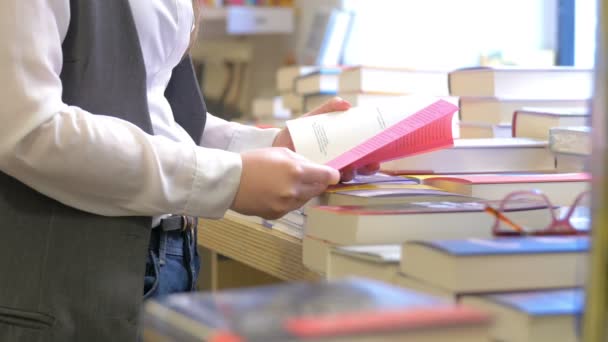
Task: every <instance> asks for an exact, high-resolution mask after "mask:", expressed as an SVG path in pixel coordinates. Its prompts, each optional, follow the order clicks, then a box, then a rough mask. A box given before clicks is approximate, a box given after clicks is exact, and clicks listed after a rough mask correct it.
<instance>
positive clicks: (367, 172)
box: [357, 163, 380, 176]
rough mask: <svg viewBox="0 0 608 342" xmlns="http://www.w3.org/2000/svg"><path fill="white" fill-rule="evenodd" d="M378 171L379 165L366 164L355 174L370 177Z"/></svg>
mask: <svg viewBox="0 0 608 342" xmlns="http://www.w3.org/2000/svg"><path fill="white" fill-rule="evenodd" d="M378 170H380V163H372V164H367V165H365V166H363V167H361V168H359V169H357V174H360V175H364V176H371V175H373V174H375V173H376V172H378Z"/></svg>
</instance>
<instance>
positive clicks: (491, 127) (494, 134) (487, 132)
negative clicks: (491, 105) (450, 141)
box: [458, 121, 512, 139]
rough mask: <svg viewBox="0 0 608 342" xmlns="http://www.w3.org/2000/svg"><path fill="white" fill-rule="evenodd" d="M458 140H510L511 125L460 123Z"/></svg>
mask: <svg viewBox="0 0 608 342" xmlns="http://www.w3.org/2000/svg"><path fill="white" fill-rule="evenodd" d="M458 127H459V131H460V135H459V136H460V139H487V138H510V137H511V135H512V128H511V124H497V125H495V124H489V123H484V122H470V121H460V122H459V123H458Z"/></svg>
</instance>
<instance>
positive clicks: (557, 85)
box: [449, 67, 592, 140]
mask: <svg viewBox="0 0 608 342" xmlns="http://www.w3.org/2000/svg"><path fill="white" fill-rule="evenodd" d="M591 77H592V72H591V70H586V69H575V68H571V67H554V68H547V69H523V68H509V67H503V68H488V67H482V68H466V69H458V70H454V71H452V72H451V73H450V74H449V87H450V95H452V96H458V97H459V99H460V100H459V101H460V105H459V107H460V137H461V138H494V137H499V138H505V137H510V136H512V130H513V128H512V125H513V113H515V111H517V110H519V109H522V108H524V107H527V108H539V107H544V108H557V109H558V110H559V108H575V112H578V111H580V110H584V109H585V108H586V106H587V102H588V99H589V98H590V97H591V88H592V82H591ZM518 136H527V135H518ZM538 136H539V135H538V134H536V135H535V136H534V137H538ZM540 136H541V137H546V135H545V134H541V135H540ZM544 140H546V138H545V139H544Z"/></svg>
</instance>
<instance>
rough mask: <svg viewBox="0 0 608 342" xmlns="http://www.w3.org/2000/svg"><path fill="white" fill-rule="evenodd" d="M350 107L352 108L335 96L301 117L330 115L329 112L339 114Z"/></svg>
mask: <svg viewBox="0 0 608 342" xmlns="http://www.w3.org/2000/svg"><path fill="white" fill-rule="evenodd" d="M350 107H352V106H351V104H350V103H349V102H348V101H346V100H344V99H342V98H341V97H338V96H336V97H334V98H333V99H331V100H329V101H327V102H325V103H324V104H322V105H320V106H319V107H317V108H315V109H313V110H312V111H310V112H308V113H306V114H304V115H302V116H311V115H317V114H324V113H331V112H341V111H345V110H348V109H349V108H350Z"/></svg>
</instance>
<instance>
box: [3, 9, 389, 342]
mask: <svg viewBox="0 0 608 342" xmlns="http://www.w3.org/2000/svg"><path fill="white" fill-rule="evenodd" d="M193 5H194V6H193ZM193 7H194V10H193ZM197 7H198V6H197V4H196V3H194V4H193V3H192V2H191V0H153V1H138V0H71V1H70V0H27V1H23V0H3V1H1V2H0V23H1V24H0V26H1V28H0V37H1V41H2V42H4V45H5V46H4V47H3V49H1V50H0V81H2V83H3V84H4V87H3V91H2V92H0V103H1V105H0V108H1V109H0V118H1V119H2V124H1V125H0V171H1V172H0V217H2V221H0V235H1V237H0V340H1V341H71V340H73V341H122V340H124V341H129V340H130V341H132V340H135V339H136V336H137V326H136V322H137V314H138V308H139V306H140V304H141V301H142V292H144V290H145V292H146V293H145V295H146V296H147V297H153V296H157V295H163V294H167V293H171V292H178V291H190V290H193V289H194V281H195V279H196V275H197V274H196V273H197V271H198V256H197V255H196V251H195V250H196V249H195V246H196V244H195V241H194V240H195V224H194V223H195V220H194V217H206V218H219V217H222V215H223V214H224V212H225V211H226V210H227V209H233V210H236V211H238V212H241V213H243V214H249V215H259V216H262V217H266V218H276V217H280V216H282V215H283V214H284V213H286V212H288V211H289V210H292V209H294V208H297V207H299V206H301V205H302V204H303V203H305V202H306V201H307V200H308V199H310V198H311V197H313V196H316V195H318V194H319V193H321V192H322V191H323V190H324V189H325V188H326V187H327V186H328V185H329V184H332V183H336V182H338V180H339V178H340V175H339V174H338V171H336V170H333V169H331V168H328V167H325V166H322V165H317V164H314V163H311V162H309V161H307V160H305V159H304V158H302V157H299V156H298V155H296V154H295V153H293V152H292V151H290V150H289V148H291V146H292V142H291V138H290V136H289V132H288V131H287V130H282V131H279V130H261V129H255V128H251V127H245V126H241V125H238V124H235V123H229V122H226V121H223V120H221V119H218V118H216V117H214V116H212V115H210V114H207V113H206V109H205V105H204V103H203V101H202V98H201V96H200V93H199V91H198V86H197V83H196V79H195V78H194V74H193V71H192V66H191V62H190V58H189V57H188V55H187V49H188V46H189V44H190V41H191V38H192V33H193V32H196V20H195V14H194V13H195V9H196V8H197ZM348 107H349V104H348V103H346V102H344V101H341V100H339V99H335V100H333V101H331V102H329V103H327V104H326V105H324V106H323V107H321V108H319V109H318V110H316V111H315V112H314V113H312V114H316V113H322V112H327V111H335V110H344V109H347V108H348ZM375 169H377V166H371V167H369V168H367V172H374V171H375ZM351 176H352V171H351V172H347V174H346V175H343V177H345V178H350V177H351ZM150 228H152V229H150ZM146 258H147V263H146ZM144 272H145V286H144V285H143V283H144V280H143V279H144ZM144 287H145V289H144Z"/></svg>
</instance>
